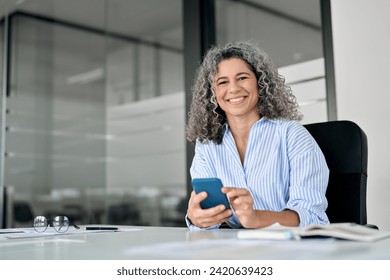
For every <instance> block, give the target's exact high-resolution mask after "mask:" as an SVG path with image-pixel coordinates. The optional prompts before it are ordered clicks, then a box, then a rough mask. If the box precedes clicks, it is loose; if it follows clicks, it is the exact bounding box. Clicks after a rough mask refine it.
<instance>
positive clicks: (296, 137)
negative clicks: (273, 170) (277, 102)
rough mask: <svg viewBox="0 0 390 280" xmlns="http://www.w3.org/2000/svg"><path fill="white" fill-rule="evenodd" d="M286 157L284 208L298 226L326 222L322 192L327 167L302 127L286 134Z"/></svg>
mask: <svg viewBox="0 0 390 280" xmlns="http://www.w3.org/2000/svg"><path fill="white" fill-rule="evenodd" d="M287 141H288V149H289V158H290V198H289V200H288V202H287V206H286V208H287V209H291V210H294V211H296V212H297V213H298V215H299V217H300V226H301V227H303V226H307V225H310V224H328V223H329V219H328V217H327V215H326V213H325V210H326V208H327V206H328V201H327V199H326V196H325V193H326V188H327V185H328V180H329V169H328V166H327V164H326V160H325V157H324V155H323V153H322V151H321V149H320V148H319V146H318V144H317V143H316V141H315V140H314V138H313V137H312V136H311V135H310V133H309V132H308V131H307V130H306V129H305V128H304V127H303V126H298V127H296V131H294V132H292V133H290V134H289V135H288V137H287Z"/></svg>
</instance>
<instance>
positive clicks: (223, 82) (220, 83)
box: [217, 81, 227, 86]
mask: <svg viewBox="0 0 390 280" xmlns="http://www.w3.org/2000/svg"><path fill="white" fill-rule="evenodd" d="M224 84H227V81H220V82H218V84H217V85H218V86H220V85H224Z"/></svg>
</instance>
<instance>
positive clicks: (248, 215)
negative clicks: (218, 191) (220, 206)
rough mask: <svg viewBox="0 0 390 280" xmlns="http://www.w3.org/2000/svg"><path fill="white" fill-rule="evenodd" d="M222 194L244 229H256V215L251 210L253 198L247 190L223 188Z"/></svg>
mask: <svg viewBox="0 0 390 280" xmlns="http://www.w3.org/2000/svg"><path fill="white" fill-rule="evenodd" d="M222 192H223V193H225V194H226V195H227V196H228V198H229V201H230V205H231V206H232V207H233V209H234V212H235V213H236V216H237V218H238V220H239V221H240V223H241V225H242V226H243V227H244V228H256V227H258V222H257V214H256V211H255V210H254V209H253V198H252V195H251V194H250V192H249V191H248V190H247V189H244V188H230V187H223V188H222Z"/></svg>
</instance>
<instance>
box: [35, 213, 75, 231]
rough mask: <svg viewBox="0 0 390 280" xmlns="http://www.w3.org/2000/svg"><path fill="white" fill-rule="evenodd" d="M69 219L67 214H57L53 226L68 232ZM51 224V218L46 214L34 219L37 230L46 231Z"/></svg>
mask: <svg viewBox="0 0 390 280" xmlns="http://www.w3.org/2000/svg"><path fill="white" fill-rule="evenodd" d="M69 224H70V223H69V219H68V217H66V216H57V217H55V218H54V219H53V221H52V226H53V227H54V229H55V230H56V231H57V232H66V231H67V230H68V228H69ZM48 225H49V220H48V219H46V217H44V216H37V217H35V219H34V229H35V230H36V231H37V232H44V231H45V230H46V229H47V227H48Z"/></svg>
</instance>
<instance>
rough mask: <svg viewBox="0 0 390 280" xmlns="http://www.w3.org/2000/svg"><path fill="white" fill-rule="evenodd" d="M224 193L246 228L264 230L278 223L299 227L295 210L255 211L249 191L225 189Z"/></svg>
mask: <svg viewBox="0 0 390 280" xmlns="http://www.w3.org/2000/svg"><path fill="white" fill-rule="evenodd" d="M222 192H223V193H225V194H226V195H227V196H228V198H229V201H230V205H231V206H232V207H233V209H234V212H235V213H236V216H237V218H238V220H239V221H240V223H241V225H242V226H243V227H244V228H262V227H266V226H270V225H272V224H273V223H276V222H278V223H280V224H281V225H285V226H298V225H299V215H298V213H297V212H295V211H293V210H289V209H285V210H283V211H270V210H255V209H254V208H253V197H252V195H251V193H250V192H249V191H248V190H247V189H244V188H232V187H223V188H222Z"/></svg>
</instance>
